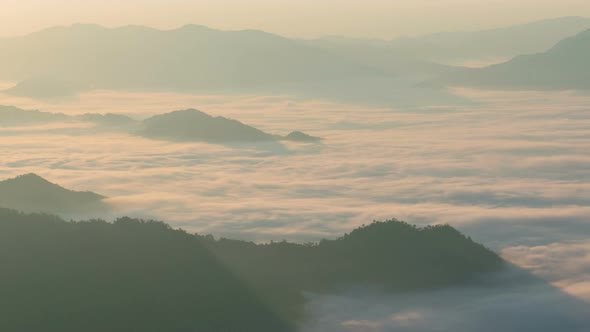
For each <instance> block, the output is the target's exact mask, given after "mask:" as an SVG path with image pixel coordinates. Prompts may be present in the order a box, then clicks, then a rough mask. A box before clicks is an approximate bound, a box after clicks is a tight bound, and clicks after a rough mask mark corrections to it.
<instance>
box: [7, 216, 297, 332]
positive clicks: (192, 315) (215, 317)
mask: <svg viewBox="0 0 590 332" xmlns="http://www.w3.org/2000/svg"><path fill="white" fill-rule="evenodd" d="M0 265H1V266H2V273H0V287H1V290H0V293H1V294H2V296H1V297H0V312H1V313H2V319H0V330H2V331H13V332H27V331H46V332H53V331H55V332H66V331H67V332H69V331H72V332H74V331H84V332H105V331H113V332H116V331H121V332H129V331H142V332H145V331H153V332H162V331H187V332H188V331H191V332H192V331H204V332H205V331H228V332H230V331H269V332H275V331H291V330H293V328H292V326H291V324H289V323H288V322H286V321H285V320H283V319H281V318H280V317H278V315H277V314H276V313H275V312H273V308H271V307H269V306H268V305H267V304H266V303H264V301H263V300H262V299H261V298H260V297H259V296H258V295H257V294H256V293H254V292H253V290H251V289H249V287H248V286H247V285H246V284H245V283H244V281H242V280H240V279H239V278H238V276H236V275H234V274H233V273H232V272H231V271H229V270H228V269H227V268H226V267H225V266H223V265H222V264H221V263H220V262H219V261H218V259H217V258H216V257H215V256H213V255H212V254H211V253H210V252H209V251H208V250H207V249H206V248H205V247H204V246H203V244H202V243H201V241H199V240H198V238H196V237H194V236H192V235H189V234H187V233H185V232H182V231H177V230H173V229H171V228H170V227H169V226H167V225H165V224H162V223H156V222H142V221H139V220H131V219H120V220H117V221H116V222H115V223H112V224H110V223H106V222H104V221H88V222H80V223H73V222H66V221H64V220H61V219H59V218H56V217H51V216H47V215H39V214H32V215H27V214H19V213H17V212H13V211H9V210H1V211H0Z"/></svg>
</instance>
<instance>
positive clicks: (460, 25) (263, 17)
mask: <svg viewBox="0 0 590 332" xmlns="http://www.w3.org/2000/svg"><path fill="white" fill-rule="evenodd" d="M0 8H2V10H1V11H0V35H2V36H10V35H21V34H26V33H30V32H33V31H36V30H39V29H42V28H45V27H49V26H54V25H69V24H73V23H98V24H102V25H106V26H113V27H114V26H122V25H129V24H136V25H148V26H152V27H157V28H163V29H170V28H176V27H179V26H182V25H185V24H189V23H190V24H202V25H206V26H209V27H212V28H218V29H224V30H239V29H259V30H265V31H268V32H273V33H277V34H281V35H284V36H289V37H299V38H313V37H319V36H324V35H344V36H350V37H369V38H382V39H391V38H395V37H400V36H411V35H421V34H428V33H433V32H440V31H458V30H480V29H486V28H493V27H500V26H506V25H511V24H519V23H526V22H530V21H534V20H539V19H544V18H554V17H560V16H590V1H588V0H561V1H557V0H518V1H508V0H363V1H360V0H296V1H295V0H249V1H245V0H215V1H211V0H126V1H120V0H84V1H79V0H0Z"/></svg>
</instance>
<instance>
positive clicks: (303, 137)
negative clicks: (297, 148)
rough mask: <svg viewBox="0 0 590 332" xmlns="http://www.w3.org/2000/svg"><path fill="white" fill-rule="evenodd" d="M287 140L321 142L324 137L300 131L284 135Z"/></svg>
mask: <svg viewBox="0 0 590 332" xmlns="http://www.w3.org/2000/svg"><path fill="white" fill-rule="evenodd" d="M283 140H285V141H292V142H306V143H314V142H319V141H321V140H322V139H321V138H319V137H315V136H311V135H308V134H306V133H302V132H300V131H294V132H291V133H290V134H289V135H287V136H285V137H283Z"/></svg>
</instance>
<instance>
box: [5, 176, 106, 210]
mask: <svg viewBox="0 0 590 332" xmlns="http://www.w3.org/2000/svg"><path fill="white" fill-rule="evenodd" d="M104 198H105V197H104V196H101V195H98V194H95V193H93V192H87V191H85V192H81V191H72V190H68V189H65V188H63V187H60V186H59V185H57V184H54V183H51V182H49V181H47V180H45V179H44V178H42V177H40V176H38V175H36V174H26V175H21V176H18V177H16V178H13V179H8V180H4V181H1V182H0V207H5V208H11V209H15V210H19V211H24V212H45V213H55V214H60V215H77V214H81V213H83V214H85V215H92V214H95V213H98V212H103V211H105V210H106V206H105V205H104V204H103V202H102V200H103V199H104Z"/></svg>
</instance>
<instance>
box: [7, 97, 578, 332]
mask: <svg viewBox="0 0 590 332" xmlns="http://www.w3.org/2000/svg"><path fill="white" fill-rule="evenodd" d="M454 92H455V93H456V94H458V95H460V96H462V97H465V98H467V99H469V100H471V102H469V103H464V104H462V105H438V106H433V107H420V108H407V109H395V108H394V109H392V108H388V107H383V108H377V107H365V106H360V105H343V104H339V103H335V102H329V101H321V100H303V99H297V98H293V97H289V96H268V97H267V96H192V95H179V94H172V93H170V94H167V93H151V94H147V93H120V92H119V93H115V92H108V91H98V92H91V93H86V94H83V95H81V96H80V97H79V98H77V99H75V100H68V101H60V102H40V101H33V100H28V99H21V98H15V97H9V96H5V95H0V104H2V105H14V106H17V107H21V108H25V109H40V110H43V111H51V112H62V113H66V114H80V113H86V112H100V113H107V112H112V113H122V114H126V115H129V116H131V117H133V118H136V119H143V118H146V117H148V116H151V115H154V114H158V113H164V112H168V111H172V110H179V109H186V108H197V109H199V110H201V111H204V112H206V113H209V114H212V115H222V116H225V117H229V118H234V119H237V120H240V121H241V122H244V123H246V124H248V125H252V126H254V127H257V128H259V129H261V130H264V131H266V132H269V133H273V134H282V135H285V134H288V133H289V132H290V131H292V130H300V131H304V132H306V133H308V134H310V135H314V136H320V137H322V138H323V139H324V140H323V142H322V143H320V144H301V143H283V144H277V143H273V144H262V145H261V144H257V145H251V144H237V145H235V144H234V145H214V144H205V143H179V142H166V141H157V140H151V139H146V138H142V137H137V136H133V135H131V134H126V133H121V132H106V131H105V132H95V131H92V130H88V128H86V127H84V126H82V127H80V126H79V125H77V126H74V127H72V124H67V125H66V124H64V125H60V124H52V125H51V126H36V127H20V128H11V129H9V130H8V129H4V128H3V129H2V130H1V131H0V136H1V140H0V155H2V158H1V160H0V179H5V178H10V177H14V176H16V175H19V174H23V173H30V172H34V173H37V174H39V175H41V176H43V177H45V178H47V179H48V180H50V181H52V182H55V183H58V184H60V185H62V186H64V187H66V188H70V189H75V190H90V191H94V192H97V193H100V194H102V195H105V196H108V197H109V198H108V203H109V204H110V205H111V206H113V208H114V210H115V213H114V214H116V215H129V216H137V217H144V218H155V219H161V220H165V221H166V222H168V223H170V224H171V225H173V226H175V227H181V228H183V229H185V230H188V231H191V232H199V233H212V234H214V235H216V236H226V237H236V238H242V239H251V240H254V241H269V240H282V239H287V240H293V241H316V240H318V239H321V238H324V237H327V238H333V237H337V236H339V235H341V234H343V233H344V232H348V231H350V230H351V229H352V228H354V227H357V226H360V225H362V224H367V223H370V222H371V221H372V220H384V219H389V218H397V219H401V220H405V221H408V222H411V223H416V224H419V225H427V224H432V223H448V224H451V225H453V226H455V227H457V228H458V229H460V230H461V231H463V232H465V233H466V234H468V235H469V236H471V237H472V238H473V239H474V240H476V241H478V242H482V243H484V244H485V245H486V246H488V247H490V248H492V249H494V250H496V251H497V252H499V253H500V254H502V256H503V257H505V258H506V259H507V260H509V261H510V262H512V263H514V264H515V265H516V266H519V267H521V268H524V269H526V270H528V271H531V272H532V273H533V274H535V275H537V276H539V277H540V278H542V279H543V280H547V281H549V282H550V283H551V285H553V286H554V287H556V289H551V287H549V288H546V289H545V290H544V291H535V290H531V292H525V290H524V289H516V290H510V291H504V293H502V292H500V293H498V292H497V291H494V290H486V291H482V290H461V291H455V292H452V293H442V294H434V295H436V297H434V298H436V299H439V300H440V299H447V300H448V301H447V302H444V303H438V304H437V302H434V301H433V300H432V299H433V297H431V296H432V295H433V294H428V295H425V294H422V295H420V294H418V295H413V296H412V297H411V298H404V299H402V300H400V299H399V298H384V297H383V296H377V295H375V296H372V295H370V294H365V293H363V295H362V296H360V295H359V294H354V293H352V294H342V295H341V296H337V297H318V296H312V300H311V304H310V306H311V308H313V310H312V311H313V312H314V313H317V314H318V315H319V317H318V318H317V319H316V320H314V321H313V322H312V323H310V325H309V326H306V329H307V330H309V331H320V330H321V331H329V330H331V329H333V330H335V331H336V330H343V329H344V330H346V329H349V330H351V331H447V330H453V329H455V330H470V326H471V327H473V326H477V324H481V323H482V322H486V320H489V321H494V319H495V318H494V317H493V316H494V315H495V314H494V313H498V312H500V313H505V314H507V315H510V314H511V313H512V314H513V312H512V311H510V308H512V307H511V306H514V305H516V304H519V305H518V308H519V309H518V310H520V314H521V315H520V316H518V317H520V318H522V319H526V320H527V321H529V322H530V321H531V320H532V319H533V316H534V315H543V313H545V316H543V317H545V318H546V319H549V318H547V317H548V316H547V315H548V314H549V313H553V314H556V315H557V314H558V313H556V312H555V311H553V310H552V309H547V308H549V307H547V305H548V304H551V305H555V303H559V301H560V300H559V299H558V296H556V297H553V296H552V295H551V294H556V293H560V295H559V296H564V295H565V294H570V295H572V296H573V298H574V299H576V300H580V301H590V240H589V235H590V217H589V216H590V110H589V107H590V106H588V105H590V96H588V95H582V94H576V93H574V92H499V91H477V90H467V89H456V90H454ZM89 217H90V216H89ZM104 217H107V218H112V217H114V216H104ZM531 287H532V286H531ZM556 290H557V291H556ZM482 292H483V293H482ZM525 293H526V294H533V293H536V294H537V297H536V298H535V297H532V298H531V297H527V296H524V295H522V294H525ZM547 294H549V295H547ZM545 295H547V296H545ZM570 300H571V299H568V301H570ZM555 301H557V302H555ZM465 303H471V305H468V306H467V307H465V305H466V304H465ZM511 303H512V304H511ZM386 304H387V305H386ZM437 306H438V307H437ZM574 307H575V306H574ZM336 308H337V309H336ZM441 308H444V310H443V309H441ZM491 308H497V310H496V311H491ZM514 308H516V307H514ZM564 308H566V307H562V309H563V310H565V311H566V312H565V313H564V315H567V311H568V310H569V309H564ZM344 309H345V310H344ZM457 313H460V314H461V315H463V316H457ZM490 313H492V314H490ZM453 315H455V316H453ZM490 315H492V316H490ZM452 317H455V319H454V320H453V318H452ZM457 317H470V319H473V320H476V319H477V321H476V322H474V321H471V320H467V319H457ZM523 317H524V318H523ZM560 317H561V316H559V317H556V318H555V319H556V320H551V322H555V321H559V319H561V318H560ZM564 317H565V316H564ZM445 319H446V320H445ZM563 319H565V318H563ZM507 322H508V320H507ZM420 324H422V325H420ZM469 324H475V325H469ZM514 326H517V327H518V326H519V325H518V324H516V325H514ZM522 326H524V327H523V329H522V330H526V329H527V328H529V326H528V325H526V326H525V325H521V327H522ZM531 326H532V327H530V328H531V329H533V328H536V327H535V326H536V325H531ZM539 326H545V327H546V328H550V327H551V326H552V325H551V323H549V322H547V321H546V320H540V321H539ZM586 327H587V326H586ZM480 330H481V329H480ZM539 330H542V329H539ZM482 331H483V330H482ZM505 331H512V330H509V329H505ZM514 331H518V329H517V330H514ZM548 331H549V330H548ZM553 331H555V330H553ZM572 331H574V329H573V328H572Z"/></svg>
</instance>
